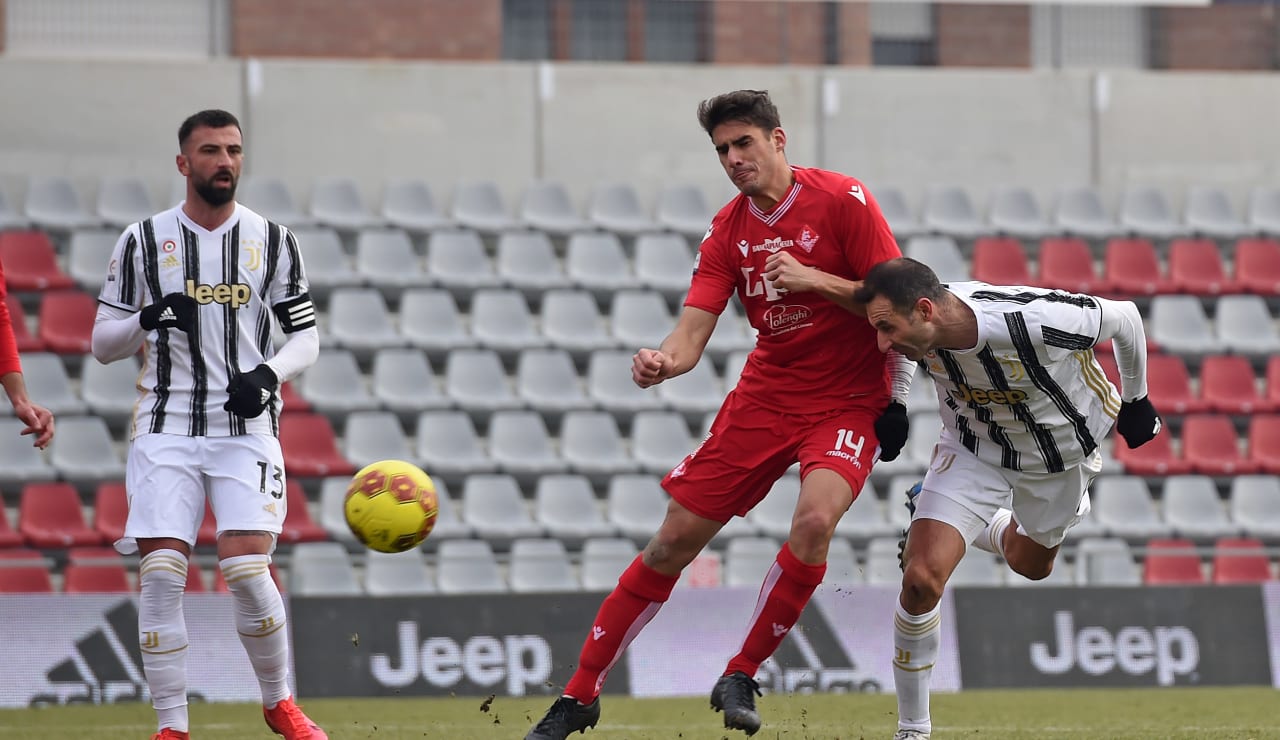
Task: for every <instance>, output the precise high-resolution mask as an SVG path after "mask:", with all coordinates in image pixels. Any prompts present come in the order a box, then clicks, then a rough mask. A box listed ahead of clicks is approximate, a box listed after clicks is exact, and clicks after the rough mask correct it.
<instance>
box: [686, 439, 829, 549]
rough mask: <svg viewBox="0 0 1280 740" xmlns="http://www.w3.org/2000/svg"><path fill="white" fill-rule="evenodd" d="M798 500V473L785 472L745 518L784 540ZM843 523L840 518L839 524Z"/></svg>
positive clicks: (775, 537)
mask: <svg viewBox="0 0 1280 740" xmlns="http://www.w3.org/2000/svg"><path fill="white" fill-rule="evenodd" d="M690 451H692V450H690ZM799 500H800V475H799V474H798V473H796V472H787V473H785V474H784V475H782V477H780V478H778V480H776V481H774V482H773V486H772V487H771V488H770V489H769V493H767V494H766V495H765V497H764V498H763V499H762V500H761V501H760V503H758V504H756V505H755V508H753V509H752V510H751V511H750V512H748V514H747V518H748V519H750V520H751V523H752V524H753V525H754V526H755V527H756V529H758V530H759V532H760V534H762V535H764V536H766V537H773V538H774V539H776V540H778V541H779V542H782V541H785V540H787V539H788V538H789V537H790V536H791V519H792V516H793V515H794V514H795V509H796V502H797V501H799ZM846 518H847V515H846ZM843 523H844V520H843V519H842V520H841V524H843ZM837 526H839V525H837Z"/></svg>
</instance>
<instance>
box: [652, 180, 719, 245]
mask: <svg viewBox="0 0 1280 740" xmlns="http://www.w3.org/2000/svg"><path fill="white" fill-rule="evenodd" d="M715 215H716V212H715V210H714V209H713V208H711V206H710V205H709V204H708V203H707V199H706V196H705V195H704V194H703V192H702V188H700V187H698V186H697V185H690V184H681V183H677V184H672V185H664V186H663V187H662V189H661V190H659V191H658V204H657V206H656V207H655V209H654V217H655V219H656V220H657V222H658V225H659V226H661V227H663V228H665V229H670V230H671V231H674V232H676V233H677V234H682V235H684V236H691V237H697V238H699V239H701V238H702V236H703V235H704V234H705V233H706V231H707V228H708V227H710V226H711V219H712V218H714V217H715Z"/></svg>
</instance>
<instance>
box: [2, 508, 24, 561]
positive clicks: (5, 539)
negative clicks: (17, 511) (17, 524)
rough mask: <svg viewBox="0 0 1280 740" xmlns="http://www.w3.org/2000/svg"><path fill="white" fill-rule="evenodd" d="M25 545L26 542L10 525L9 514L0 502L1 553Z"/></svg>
mask: <svg viewBox="0 0 1280 740" xmlns="http://www.w3.org/2000/svg"><path fill="white" fill-rule="evenodd" d="M24 544H26V540H24V539H23V538H22V535H21V534H19V533H18V532H17V531H15V530H14V528H13V526H12V525H11V524H9V512H8V511H6V510H5V508H4V503H3V502H0V552H3V551H4V550H6V549H9V548H19V547H22V546H23V545H24Z"/></svg>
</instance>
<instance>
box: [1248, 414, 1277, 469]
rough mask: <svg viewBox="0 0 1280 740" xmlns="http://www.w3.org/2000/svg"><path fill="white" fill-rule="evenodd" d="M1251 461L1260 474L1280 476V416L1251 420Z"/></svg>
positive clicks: (1253, 418) (1273, 415)
mask: <svg viewBox="0 0 1280 740" xmlns="http://www.w3.org/2000/svg"><path fill="white" fill-rule="evenodd" d="M1249 461H1250V462H1251V463H1252V464H1253V465H1254V466H1256V468H1257V472H1259V473H1269V474H1271V475H1280V415H1277V414H1263V415H1258V416H1254V417H1252V418H1250V419H1249Z"/></svg>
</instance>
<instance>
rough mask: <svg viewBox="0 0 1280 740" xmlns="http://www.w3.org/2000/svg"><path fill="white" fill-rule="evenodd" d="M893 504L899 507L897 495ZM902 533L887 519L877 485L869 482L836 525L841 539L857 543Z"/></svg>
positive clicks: (837, 533) (899, 528) (864, 485)
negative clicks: (844, 538)
mask: <svg viewBox="0 0 1280 740" xmlns="http://www.w3.org/2000/svg"><path fill="white" fill-rule="evenodd" d="M892 503H893V504H894V505H898V503H899V501H898V498H897V496H896V495H895V496H894V498H893V501H892ZM793 508H794V505H793ZM901 531H902V528H901V527H898V526H896V525H895V524H893V523H892V522H890V521H889V520H888V519H886V518H885V504H884V501H882V500H881V498H880V496H879V494H877V493H876V487H875V485H874V484H873V483H872V482H871V481H870V480H868V481H867V482H866V483H865V484H863V486H862V490H861V491H859V492H858V496H857V498H855V499H854V500H853V504H852V505H851V506H849V510H848V511H847V512H845V515H844V516H842V517H840V521H839V522H837V523H836V531H835V533H836V535H837V536H839V537H846V538H848V539H851V540H853V541H855V542H865V541H866V540H869V539H872V538H874V537H888V536H889V535H893V534H897V533H899V532H901Z"/></svg>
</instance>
